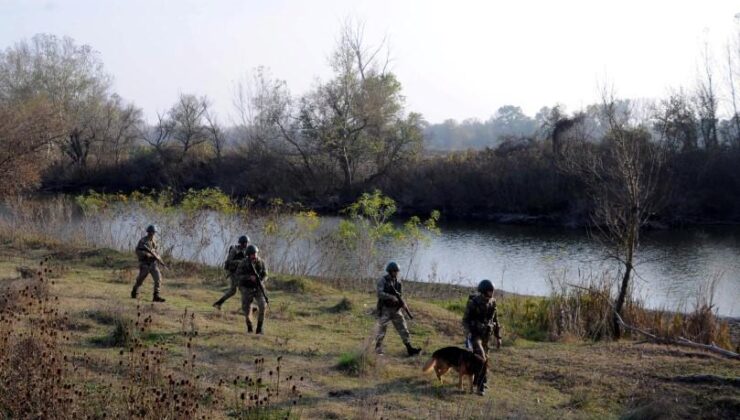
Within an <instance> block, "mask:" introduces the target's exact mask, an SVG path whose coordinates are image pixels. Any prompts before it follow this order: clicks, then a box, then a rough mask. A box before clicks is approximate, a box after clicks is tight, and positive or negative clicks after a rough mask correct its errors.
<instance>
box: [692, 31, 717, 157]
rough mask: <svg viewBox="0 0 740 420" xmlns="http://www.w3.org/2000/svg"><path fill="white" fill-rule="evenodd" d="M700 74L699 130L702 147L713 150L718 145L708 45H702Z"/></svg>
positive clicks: (712, 75) (698, 94)
mask: <svg viewBox="0 0 740 420" xmlns="http://www.w3.org/2000/svg"><path fill="white" fill-rule="evenodd" d="M702 61H703V62H702V66H703V68H702V74H701V76H700V78H699V81H698V86H697V91H696V102H697V112H698V114H699V130H700V132H701V136H702V140H703V141H704V147H706V148H707V149H714V148H716V147H717V146H718V145H719V142H718V140H717V104H718V100H717V94H716V91H715V86H714V73H713V70H712V59H711V55H710V53H709V45H708V43H705V44H704V51H703V53H702Z"/></svg>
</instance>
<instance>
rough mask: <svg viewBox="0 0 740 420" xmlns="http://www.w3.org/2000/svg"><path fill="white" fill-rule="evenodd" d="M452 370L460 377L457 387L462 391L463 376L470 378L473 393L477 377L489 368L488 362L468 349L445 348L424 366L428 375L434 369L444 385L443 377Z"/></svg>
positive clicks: (437, 352) (438, 351)
mask: <svg viewBox="0 0 740 420" xmlns="http://www.w3.org/2000/svg"><path fill="white" fill-rule="evenodd" d="M450 368H452V369H454V370H456V371H457V373H458V375H459V381H458V383H457V386H458V387H459V388H460V390H461V391H462V390H463V376H468V377H469V378H470V392H473V383H474V382H475V379H476V376H479V375H480V374H481V373H482V372H485V370H484V369H487V368H488V360H484V359H483V358H482V357H481V356H478V355H477V354H475V353H473V352H472V351H470V350H467V349H461V348H459V347H444V348H441V349H439V350H437V351H435V352H434V353H433V354H432V360H430V361H428V362H427V364H425V365H424V369H423V371H424V373H427V372H430V371H431V370H432V369H434V372H435V373H436V374H437V379H439V383H443V381H442V375H444V374H445V373H447V371H448V370H450Z"/></svg>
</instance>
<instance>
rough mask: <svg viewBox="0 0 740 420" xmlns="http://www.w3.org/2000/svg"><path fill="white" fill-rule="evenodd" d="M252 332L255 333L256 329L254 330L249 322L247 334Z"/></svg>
mask: <svg viewBox="0 0 740 420" xmlns="http://www.w3.org/2000/svg"><path fill="white" fill-rule="evenodd" d="M252 331H254V328H252V322H251V321H249V320H247V332H248V333H251V332H252Z"/></svg>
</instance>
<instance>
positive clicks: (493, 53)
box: [0, 0, 740, 122]
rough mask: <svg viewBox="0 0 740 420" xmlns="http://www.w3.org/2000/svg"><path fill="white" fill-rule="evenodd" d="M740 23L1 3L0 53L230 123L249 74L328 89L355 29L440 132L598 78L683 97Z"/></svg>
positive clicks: (593, 9) (502, 4)
mask: <svg viewBox="0 0 740 420" xmlns="http://www.w3.org/2000/svg"><path fill="white" fill-rule="evenodd" d="M739 13H740V2H737V1H725V0H712V1H708V0H703V1H680V2H678V1H655V0H650V1H647V0H639V1H631V0H630V1H624V0H622V1H599V0H591V1H564V0H560V1H522V0H519V1H494V0H489V1H463V0H456V1H403V0H396V1H385V0H375V1H362V0H353V1H349V0H314V1H297V0H295V1H289V0H275V1H269V2H268V1H237V0H210V1H194V0H178V1H174V0H173V1H157V0H133V1H131V0H127V1H112V0H111V1H107V0H87V1H85V0H64V1H62V0H56V1H53V0H45V1H36V0H0V47H2V48H3V49H4V48H6V47H8V46H10V45H12V44H13V43H15V42H16V41H18V40H20V39H22V38H30V37H31V36H33V35H34V34H36V33H40V32H45V33H52V34H56V35H68V36H71V37H72V38H74V39H75V40H76V41H77V42H78V43H85V44H90V45H91V46H93V48H95V49H96V50H97V51H99V52H100V54H101V58H102V60H103V62H104V63H105V67H106V69H107V71H108V72H110V73H111V74H112V75H113V76H114V77H115V90H116V91H117V92H118V93H120V94H121V95H122V96H123V97H124V98H126V99H129V100H133V101H134V102H135V103H136V104H138V105H139V106H141V107H143V108H144V110H145V112H146V115H147V116H149V117H151V116H153V115H154V114H155V113H156V112H157V111H163V110H165V109H167V108H168V107H169V106H170V105H171V104H172V103H173V102H174V101H175V99H176V97H177V95H178V93H180V92H186V93H196V94H198V95H207V96H208V97H209V98H211V100H212V101H213V103H214V105H215V106H216V109H217V110H218V111H219V113H220V114H221V115H222V120H224V121H228V117H227V115H228V114H230V113H232V105H231V103H232V96H233V85H234V83H235V81H237V80H239V79H240V78H242V77H243V76H244V75H245V74H247V72H249V71H250V70H252V69H253V68H254V67H256V66H260V65H264V66H266V67H268V68H270V69H271V72H272V74H273V75H274V76H276V77H279V78H281V79H285V80H287V82H288V85H289V87H290V89H291V91H292V92H293V93H294V94H300V93H303V92H305V91H306V90H307V89H309V88H310V87H311V86H312V84H314V83H315V81H316V79H317V78H322V79H326V78H327V77H328V76H329V68H328V65H327V57H328V55H329V53H330V51H331V50H332V48H333V47H334V44H335V41H336V37H337V34H338V30H339V27H340V26H341V24H342V22H343V21H344V20H345V19H346V18H347V17H353V18H357V19H361V20H363V21H364V22H365V25H366V38H367V40H368V41H371V42H379V41H380V40H381V39H383V37H386V38H387V39H388V41H389V44H390V46H391V54H392V57H393V62H392V70H393V71H394V72H395V73H396V74H397V76H398V78H399V80H400V81H401V83H402V84H403V88H404V93H405V95H406V97H407V104H408V108H409V109H410V110H413V111H417V112H421V113H422V114H423V115H424V117H425V118H426V119H427V120H428V121H430V122H441V121H443V120H444V119H447V118H455V119H458V120H461V119H464V118H469V117H476V118H480V119H487V118H488V117H489V116H490V115H492V114H493V113H494V112H495V110H496V109H497V108H498V107H499V106H501V105H505V104H515V105H519V106H521V107H522V108H523V109H524V111H525V112H527V113H530V114H534V113H535V112H536V111H537V110H538V109H539V108H540V107H541V106H543V105H553V104H555V103H556V102H560V103H563V104H565V105H566V106H567V107H568V108H569V109H571V110H573V109H577V108H579V107H581V106H583V105H586V104H589V103H592V102H594V101H596V100H597V98H598V89H597V86H598V84H599V83H602V82H603V81H605V80H608V81H609V82H610V83H612V84H613V85H614V86H615V87H616V89H617V92H618V94H619V95H620V96H626V97H661V96H664V95H665V94H666V92H668V89H669V88H670V87H678V86H682V85H683V86H687V87H690V86H693V85H694V82H695V79H696V76H695V75H696V71H697V64H698V61H699V58H700V52H701V49H702V45H703V42H704V40H705V39H707V40H709V43H710V44H711V45H712V47H713V48H714V49H715V52H716V54H717V55H718V57H716V58H717V60H718V61H719V62H720V63H721V64H724V58H723V57H721V56H719V54H720V53H723V52H724V48H725V44H726V43H727V41H728V40H729V38H730V37H731V35H732V33H733V31H734V29H735V28H736V25H737V24H738V19H740V18H738V19H736V18H735V16H736V15H738V14H739ZM718 78H720V79H721V80H724V74H723V75H721V77H720V76H718ZM721 80H720V81H721Z"/></svg>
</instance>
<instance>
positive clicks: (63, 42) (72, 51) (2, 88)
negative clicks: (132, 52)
mask: <svg viewBox="0 0 740 420" xmlns="http://www.w3.org/2000/svg"><path fill="white" fill-rule="evenodd" d="M110 81H111V78H110V76H109V75H108V74H107V73H105V71H104V70H103V64H102V62H101V60H100V58H99V56H98V53H97V52H96V51H94V50H93V49H92V48H91V47H90V46H88V45H81V46H80V45H77V44H76V43H75V42H74V41H73V40H72V39H71V38H66V37H65V38H57V37H55V36H53V35H47V34H39V35H36V36H34V37H33V38H32V39H31V40H30V41H21V42H19V43H17V44H16V45H15V46H13V47H10V48H8V49H7V50H5V52H3V53H2V54H0V98H3V99H4V100H6V101H12V102H16V103H21V102H23V101H26V100H31V99H33V98H36V97H38V96H44V97H46V98H47V99H48V100H49V101H50V103H51V105H52V106H53V107H54V108H55V109H56V110H57V111H58V112H59V115H60V116H61V117H62V119H63V122H64V124H65V125H66V126H67V131H68V135H67V136H66V137H65V138H63V139H60V140H59V144H60V145H61V150H62V152H63V154H64V155H65V156H67V157H69V159H70V160H71V161H72V163H73V164H74V165H76V166H80V167H84V166H85V165H86V164H87V158H88V156H89V154H90V151H91V148H92V147H93V145H94V143H95V142H96V141H99V140H100V139H99V137H98V136H96V134H95V133H94V131H93V130H94V127H95V126H96V124H97V123H96V122H95V121H94V119H95V118H96V117H97V116H98V110H99V108H100V107H101V106H102V104H104V103H105V101H106V100H107V97H108V95H109V90H110Z"/></svg>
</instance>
